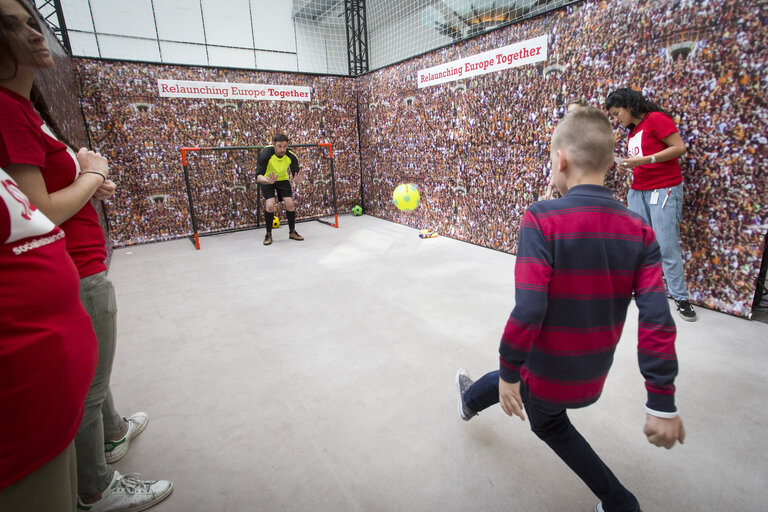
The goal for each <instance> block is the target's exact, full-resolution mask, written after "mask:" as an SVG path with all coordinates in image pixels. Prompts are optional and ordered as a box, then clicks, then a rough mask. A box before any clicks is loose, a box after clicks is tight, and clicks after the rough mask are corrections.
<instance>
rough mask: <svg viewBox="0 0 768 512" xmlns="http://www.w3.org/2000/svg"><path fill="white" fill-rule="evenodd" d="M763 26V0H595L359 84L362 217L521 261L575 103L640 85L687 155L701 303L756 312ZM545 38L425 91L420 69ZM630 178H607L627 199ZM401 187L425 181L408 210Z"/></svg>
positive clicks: (686, 252) (688, 244) (765, 217)
mask: <svg viewBox="0 0 768 512" xmlns="http://www.w3.org/2000/svg"><path fill="white" fill-rule="evenodd" d="M766 22H768V3H766V2H757V3H752V2H750V3H745V2H739V1H736V0H697V1H694V0H674V1H642V0H622V1H613V2H606V1H585V2H581V3H576V4H573V5H571V6H569V7H567V8H564V9H560V10H557V11H554V12H552V13H549V14H546V15H543V16H540V17H537V18H535V19H533V20H529V21H525V22H523V23H519V24H515V25H511V26H509V27H506V28H503V29H501V30H497V31H494V32H492V33H490V34H488V35H485V36H482V37H478V38H475V39H472V40H469V41H466V42H464V43H460V44H457V45H453V46H449V47H445V48H443V49H440V50H437V51H434V52H431V53H429V54H426V55H423V56H420V57H417V58H414V59H411V60H409V61H406V62H402V63H399V64H396V65H393V66H390V67H388V68H386V69H382V70H379V71H376V72H374V73H371V74H369V75H366V76H364V77H361V78H360V84H359V85H358V86H359V87H360V91H361V92H360V101H359V105H360V125H361V126H360V128H361V155H362V156H361V164H362V169H363V188H364V190H365V202H366V213H368V214H372V215H376V216H379V217H382V218H385V219H389V220H392V221H395V222H400V223H404V224H407V225H409V226H412V227H415V228H429V229H432V230H436V231H437V232H438V233H439V234H440V235H442V236H449V237H452V238H456V239H459V240H465V241H467V242H471V243H474V244H479V245H482V246H486V247H490V248H494V249H498V250H501V251H505V252H509V253H513V254H514V253H515V252H516V250H517V247H516V244H517V233H518V229H519V223H520V220H521V219H522V215H523V212H524V211H525V209H526V208H527V206H528V205H530V204H531V203H532V202H534V201H536V200H538V199H539V197H540V196H541V195H542V194H543V193H544V189H545V187H546V185H547V183H548V181H549V175H550V169H549V142H550V136H551V134H552V131H553V130H554V127H555V126H556V124H557V122H558V121H559V119H560V118H561V117H562V116H563V115H564V114H565V109H566V103H567V102H568V100H569V99H573V98H584V99H586V100H587V101H588V102H589V104H591V105H593V106H596V107H600V108H602V107H604V103H605V97H606V96H607V95H608V94H609V93H610V92H611V91H613V90H615V89H618V88H620V87H633V88H635V89H637V90H640V91H642V92H643V93H644V94H645V95H646V96H647V97H648V98H650V99H651V100H653V101H655V102H656V103H658V104H659V105H660V106H662V108H665V109H667V110H669V111H670V112H672V113H673V115H674V117H675V121H676V124H677V127H678V129H679V131H680V133H681V135H682V137H683V139H684V141H685V143H686V145H687V148H688V153H687V154H686V155H685V156H684V157H682V158H681V159H680V164H681V167H682V169H683V178H684V187H685V203H684V207H683V221H682V224H681V227H680V229H681V240H682V248H683V257H684V261H685V272H686V281H687V284H688V288H689V291H690V293H691V301H692V302H694V303H697V304H701V305H705V306H707V307H709V308H712V309H716V310H719V311H724V312H728V313H732V314H735V315H740V316H748V315H749V313H750V311H751V309H750V308H751V305H752V301H753V297H754V295H755V283H756V278H757V275H758V272H759V269H760V262H761V258H762V254H763V247H764V238H765V232H766V229H768V225H767V224H768V214H766V209H765V203H766V198H768V178H766V173H765V172H764V170H763V169H762V167H763V165H762V162H764V159H765V157H766V155H767V154H768V145H767V143H768V141H767V140H766V121H768V109H767V108H766V99H765V97H764V95H763V93H762V92H761V91H764V90H765V82H766V69H765V66H766V53H767V50H766V49H767V48H768V44H766V43H768V36H767V34H768V31H766V27H765V24H766ZM540 36H547V43H548V44H547V46H548V58H547V60H546V61H544V62H540V63H536V64H531V65H526V66H521V67H517V68H512V69H506V70H502V71H498V72H492V73H488V74H484V75H481V76H475V77H472V78H467V79H464V80H461V79H460V80H454V81H450V82H447V83H444V84H441V85H435V86H431V87H424V88H419V87H418V83H417V80H418V75H419V71H421V70H425V69H428V68H432V67H433V66H436V65H439V64H443V63H449V62H453V61H455V60H458V59H462V58H466V57H468V56H471V55H474V54H479V53H483V52H486V51H489V50H493V49H496V48H501V47H504V46H507V45H510V44H513V43H517V42H520V41H526V40H529V39H532V38H536V37H540ZM454 78H455V77H454ZM615 127H616V154H617V156H619V157H625V156H626V132H625V130H624V129H623V128H621V127H620V126H619V125H618V124H616V125H615ZM631 179H632V177H631V173H628V172H627V173H619V172H617V171H615V170H613V171H611V172H610V173H609V175H608V181H607V186H609V187H610V188H612V189H613V190H614V193H615V196H616V197H617V199H619V200H621V201H624V202H625V201H626V195H627V191H628V189H629V186H630V184H631ZM404 182H407V183H414V184H416V185H417V186H419V187H420V188H421V196H422V201H423V204H422V208H419V209H418V210H417V211H416V212H414V213H403V212H400V211H398V210H397V209H396V208H395V207H394V205H393V204H392V201H391V194H392V190H393V188H394V187H395V186H396V185H397V184H399V183H404Z"/></svg>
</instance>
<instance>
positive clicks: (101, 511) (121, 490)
mask: <svg viewBox="0 0 768 512" xmlns="http://www.w3.org/2000/svg"><path fill="white" fill-rule="evenodd" d="M139 476H140V475H121V474H120V473H119V472H117V471H115V474H114V475H113V476H112V481H111V482H110V483H109V487H107V488H106V490H105V491H104V492H102V493H101V499H100V500H99V501H97V502H95V503H83V502H82V501H81V500H80V497H79V496H78V498H77V510H80V511H83V512H86V511H87V512H134V511H139V510H146V509H148V508H150V507H154V506H155V505H157V504H158V503H160V502H161V501H163V500H164V499H165V498H167V497H168V496H170V494H171V492H173V484H172V483H171V482H169V481H168V480H141V479H140V478H139Z"/></svg>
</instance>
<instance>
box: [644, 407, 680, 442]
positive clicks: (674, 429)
mask: <svg viewBox="0 0 768 512" xmlns="http://www.w3.org/2000/svg"><path fill="white" fill-rule="evenodd" d="M643 433H645V435H646V437H647V438H648V442H649V443H651V444H653V445H656V446H663V447H664V448H666V449H667V450H669V449H670V448H672V447H673V446H674V445H675V441H680V444H683V440H685V427H684V426H683V420H682V419H680V416H675V417H674V418H659V417H657V416H653V415H652V414H647V413H646V415H645V428H643Z"/></svg>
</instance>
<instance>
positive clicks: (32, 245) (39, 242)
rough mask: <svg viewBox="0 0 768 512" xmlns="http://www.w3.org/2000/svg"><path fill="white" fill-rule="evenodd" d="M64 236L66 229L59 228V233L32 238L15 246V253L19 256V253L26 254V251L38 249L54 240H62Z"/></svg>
mask: <svg viewBox="0 0 768 512" xmlns="http://www.w3.org/2000/svg"><path fill="white" fill-rule="evenodd" d="M62 238H64V231H62V230H59V231H58V232H57V233H55V234H53V235H51V236H45V237H42V238H36V239H34V240H30V241H29V242H27V243H25V244H23V245H20V246H18V247H14V248H13V254H15V255H16V256H18V255H19V254H24V253H25V252H27V251H29V250H32V249H37V248H38V247H43V246H44V245H48V244H52V243H53V242H56V241H58V240H61V239H62Z"/></svg>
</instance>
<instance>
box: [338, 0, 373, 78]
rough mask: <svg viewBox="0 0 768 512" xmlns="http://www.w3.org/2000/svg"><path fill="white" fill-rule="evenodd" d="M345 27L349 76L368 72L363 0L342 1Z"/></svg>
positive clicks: (366, 30)
mask: <svg viewBox="0 0 768 512" xmlns="http://www.w3.org/2000/svg"><path fill="white" fill-rule="evenodd" d="M344 19H345V21H346V26H347V62H348V64H349V76H353V77H354V76H358V75H362V74H363V73H367V72H368V28H367V24H366V19H367V18H366V13H365V0H344Z"/></svg>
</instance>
